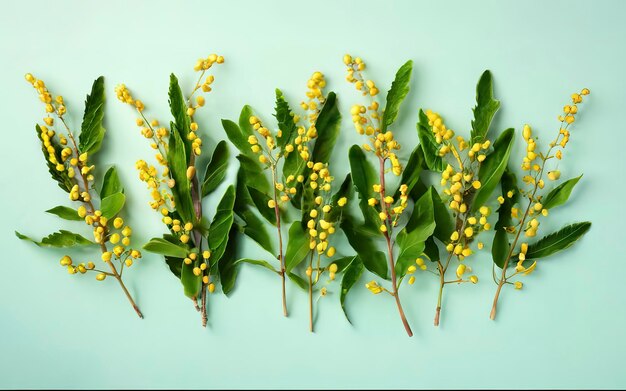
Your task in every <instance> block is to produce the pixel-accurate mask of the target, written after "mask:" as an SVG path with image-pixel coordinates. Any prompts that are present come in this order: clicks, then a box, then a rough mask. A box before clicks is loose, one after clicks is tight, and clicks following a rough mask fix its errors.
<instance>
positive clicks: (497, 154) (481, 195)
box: [472, 128, 515, 211]
mask: <svg viewBox="0 0 626 391" xmlns="http://www.w3.org/2000/svg"><path fill="white" fill-rule="evenodd" d="M514 135H515V133H514V130H513V129H512V128H509V129H507V130H505V131H504V132H502V134H500V137H498V139H497V140H496V142H495V143H493V152H491V153H490V154H489V155H487V158H486V159H485V160H484V161H483V163H482V165H481V166H480V170H479V171H478V179H479V180H480V183H481V184H482V185H481V187H480V189H478V190H477V191H476V195H475V196H474V201H473V202H472V211H476V210H478V208H480V207H481V206H483V205H484V204H486V203H487V200H488V199H489V197H490V196H491V193H493V191H494V190H495V188H496V186H498V183H499V182H500V178H501V177H502V174H503V173H504V170H505V169H506V167H507V164H508V162H509V156H510V155H511V148H512V146H513V139H514Z"/></svg>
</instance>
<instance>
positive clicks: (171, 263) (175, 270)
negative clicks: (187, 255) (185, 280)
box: [165, 256, 183, 280]
mask: <svg viewBox="0 0 626 391" xmlns="http://www.w3.org/2000/svg"><path fill="white" fill-rule="evenodd" d="M165 263H166V264H167V266H168V267H169V268H170V271H171V272H172V274H174V275H175V276H176V277H177V278H178V279H179V280H180V275H181V273H182V270H183V259H181V258H175V257H168V256H165Z"/></svg>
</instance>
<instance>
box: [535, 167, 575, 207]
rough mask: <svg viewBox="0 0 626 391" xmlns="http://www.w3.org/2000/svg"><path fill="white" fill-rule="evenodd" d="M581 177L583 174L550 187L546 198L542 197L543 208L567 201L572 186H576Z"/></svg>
mask: <svg viewBox="0 0 626 391" xmlns="http://www.w3.org/2000/svg"><path fill="white" fill-rule="evenodd" d="M582 177H583V176H582V175H581V176H579V177H577V178H572V179H569V180H567V181H565V182H563V183H561V184H560V185H558V186H557V187H555V188H554V189H552V191H550V192H549V193H548V195H547V196H546V198H544V199H543V207H544V208H545V209H552V208H554V207H557V206H559V205H563V204H564V203H565V202H567V200H568V199H569V196H570V194H572V190H573V189H574V186H576V184H577V183H578V181H579V180H580V178H582Z"/></svg>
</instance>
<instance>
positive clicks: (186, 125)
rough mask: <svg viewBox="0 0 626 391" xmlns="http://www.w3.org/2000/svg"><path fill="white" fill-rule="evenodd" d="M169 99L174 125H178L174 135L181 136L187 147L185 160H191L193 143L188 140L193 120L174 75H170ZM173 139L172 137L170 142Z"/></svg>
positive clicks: (186, 162)
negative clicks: (188, 113)
mask: <svg viewBox="0 0 626 391" xmlns="http://www.w3.org/2000/svg"><path fill="white" fill-rule="evenodd" d="M169 98H170V99H169V103H170V111H171V112H172V116H173V117H174V124H176V127H175V128H174V126H172V133H178V135H179V136H180V140H181V141H182V144H183V145H184V146H185V158H186V159H189V158H190V157H191V141H190V140H189V139H188V138H187V135H188V134H189V132H190V131H191V129H190V126H191V119H190V118H189V116H188V115H187V104H186V103H185V97H184V96H183V92H182V90H181V89H180V85H179V84H178V79H177V78H176V76H175V75H174V74H173V73H172V74H171V75H170V90H169ZM171 138H172V137H171V136H170V140H171ZM170 142H171V141H170ZM188 163H189V160H185V164H188Z"/></svg>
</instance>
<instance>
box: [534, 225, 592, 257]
mask: <svg viewBox="0 0 626 391" xmlns="http://www.w3.org/2000/svg"><path fill="white" fill-rule="evenodd" d="M589 228H591V223H590V222H583V223H574V224H571V225H568V226H566V227H563V228H561V229H560V230H559V231H557V232H554V233H551V234H550V235H548V236H545V237H543V238H542V239H540V240H539V241H538V242H536V243H533V244H530V245H528V251H526V259H537V258H544V257H547V256H549V255H552V254H554V253H556V252H558V251H561V250H564V249H566V248H568V247H569V246H571V245H572V244H574V242H576V241H577V240H578V239H580V238H581V237H582V236H583V235H584V234H585V233H586V232H587V231H589Z"/></svg>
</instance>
